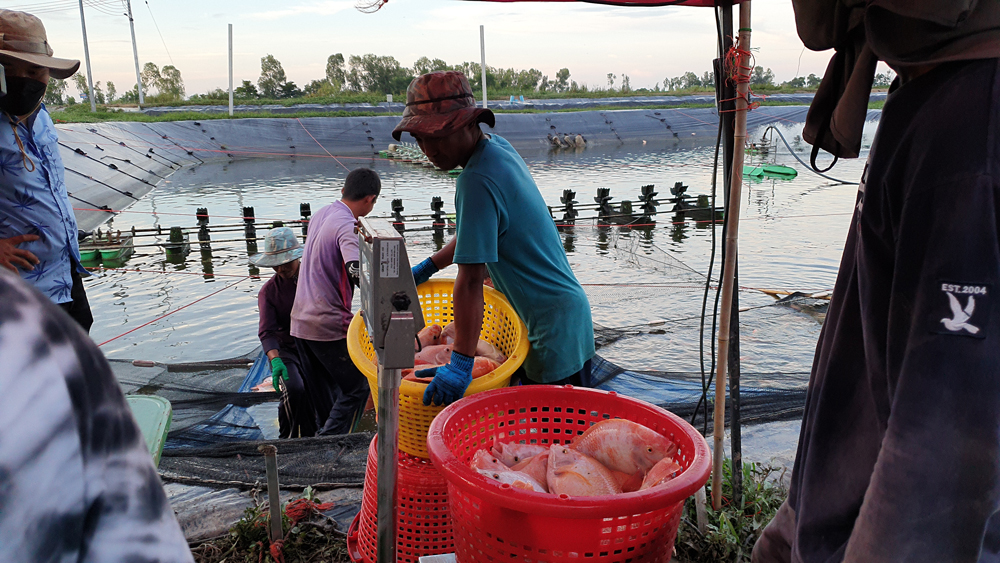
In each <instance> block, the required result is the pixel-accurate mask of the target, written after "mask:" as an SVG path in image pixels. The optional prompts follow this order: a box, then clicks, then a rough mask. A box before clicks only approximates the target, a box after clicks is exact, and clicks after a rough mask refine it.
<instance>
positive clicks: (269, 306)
mask: <svg viewBox="0 0 1000 563" xmlns="http://www.w3.org/2000/svg"><path fill="white" fill-rule="evenodd" d="M301 258H302V245H300V244H299V239H298V237H296V236H295V233H294V232H293V231H292V230H291V229H289V228H288V227H278V228H276V229H271V230H270V231H268V232H267V234H265V235H264V251H263V252H261V253H259V254H255V255H254V256H252V257H250V263H252V264H254V265H255V266H260V267H261V268H273V269H274V275H273V276H271V279H269V280H267V282H265V283H264V285H263V286H261V288H260V293H258V294H257V307H258V310H259V312H260V327H259V330H258V331H257V336H258V337H259V338H260V344H261V346H262V347H263V349H264V353H265V354H267V358H268V360H269V361H270V365H271V382H272V384H273V385H274V390H275V391H279V392H281V405H279V406H278V427H279V436H280V437H281V438H305V437H308V436H315V435H316V411H315V409H314V408H313V405H312V401H311V400H310V398H309V393H308V391H307V389H306V386H305V380H306V377H304V368H305V365H304V364H303V362H302V360H301V357H300V355H299V347H298V344H297V343H296V339H295V337H294V336H292V334H291V326H292V305H293V304H294V303H295V290H296V286H297V284H298V280H299V264H300V263H301Z"/></svg>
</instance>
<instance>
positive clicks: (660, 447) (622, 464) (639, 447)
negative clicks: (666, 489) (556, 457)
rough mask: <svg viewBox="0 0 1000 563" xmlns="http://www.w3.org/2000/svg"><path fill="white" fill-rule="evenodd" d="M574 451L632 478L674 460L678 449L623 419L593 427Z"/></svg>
mask: <svg viewBox="0 0 1000 563" xmlns="http://www.w3.org/2000/svg"><path fill="white" fill-rule="evenodd" d="M570 447H571V448H573V449H574V450H576V451H578V452H580V453H583V454H586V455H588V456H590V457H593V458H594V459H596V460H597V461H599V462H601V463H602V464H603V465H604V466H605V467H607V468H608V469H610V470H612V471H620V472H622V473H624V474H626V475H628V476H634V475H636V473H640V472H641V474H642V475H645V474H646V473H647V472H649V470H650V469H652V468H653V466H654V465H656V463H657V462H659V461H660V460H662V459H664V458H668V457H669V458H671V459H672V458H673V456H674V453H676V452H677V445H676V444H674V443H673V442H672V441H670V440H669V439H667V438H666V437H665V436H663V435H662V434H660V433H658V432H655V431H653V430H650V429H649V428H646V427H645V426H643V425H641V424H637V423H635V422H632V421H631V420H624V419H620V418H615V419H611V420H602V421H600V422H598V423H597V424H595V425H593V426H591V427H590V428H588V429H587V431H586V432H584V433H583V434H581V435H580V436H579V437H577V438H576V439H575V440H573V444H572V445H571V446H570ZM549 463H550V464H551V463H552V461H551V459H550V460H549Z"/></svg>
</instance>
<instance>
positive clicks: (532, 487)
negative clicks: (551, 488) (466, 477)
mask: <svg viewBox="0 0 1000 563" xmlns="http://www.w3.org/2000/svg"><path fill="white" fill-rule="evenodd" d="M469 466H470V467H472V469H473V470H475V471H476V472H477V473H479V474H480V475H483V476H484V477H486V478H488V479H493V480H494V481H499V482H501V483H506V484H508V485H510V486H511V487H513V488H515V489H524V490H526V491H537V492H540V493H544V492H547V491H546V489H545V486H544V485H542V484H541V483H539V482H538V481H537V480H536V479H534V478H532V477H531V476H530V475H528V474H526V473H522V472H520V471H514V470H513V469H511V468H509V467H507V466H506V465H504V464H503V463H502V462H501V461H500V460H499V459H497V458H495V457H493V456H491V455H490V454H489V453H488V452H487V451H486V450H479V451H477V452H476V453H475V454H473V456H472V461H471V462H469Z"/></svg>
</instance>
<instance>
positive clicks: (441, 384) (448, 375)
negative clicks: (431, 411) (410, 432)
mask: <svg viewBox="0 0 1000 563" xmlns="http://www.w3.org/2000/svg"><path fill="white" fill-rule="evenodd" d="M474 363H475V362H474V360H473V359H472V358H470V357H468V356H466V355H465V354H459V353H458V352H455V351H452V352H451V363H447V364H445V365H443V366H439V367H436V368H428V369H422V370H420V371H417V372H416V373H415V374H414V375H416V376H417V377H433V378H434V379H432V380H431V382H430V385H428V386H427V389H425V390H424V404H425V405H430V404H431V402H433V403H434V404H435V405H441V404H445V405H450V404H452V403H454V402H455V401H457V400H459V399H461V398H462V395H465V390H466V389H468V388H469V384H470V383H472V366H473V364H474Z"/></svg>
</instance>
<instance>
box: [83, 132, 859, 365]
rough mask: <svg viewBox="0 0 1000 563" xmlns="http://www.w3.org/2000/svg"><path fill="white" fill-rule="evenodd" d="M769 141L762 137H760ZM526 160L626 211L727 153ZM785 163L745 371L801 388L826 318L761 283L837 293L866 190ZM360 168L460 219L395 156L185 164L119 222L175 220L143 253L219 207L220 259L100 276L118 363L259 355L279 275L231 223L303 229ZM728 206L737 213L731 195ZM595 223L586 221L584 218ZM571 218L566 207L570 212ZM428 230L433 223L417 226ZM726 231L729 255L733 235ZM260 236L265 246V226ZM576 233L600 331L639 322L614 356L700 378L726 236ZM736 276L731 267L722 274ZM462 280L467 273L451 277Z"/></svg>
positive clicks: (448, 189)
mask: <svg viewBox="0 0 1000 563" xmlns="http://www.w3.org/2000/svg"><path fill="white" fill-rule="evenodd" d="M874 130H875V124H869V126H868V128H867V130H866V135H865V141H864V152H863V154H862V155H861V158H860V159H858V160H851V161H841V163H840V164H838V165H837V167H836V168H835V169H834V171H833V172H831V174H833V175H835V176H837V177H839V178H844V179H846V180H850V181H856V180H857V179H858V178H859V177H860V175H861V172H862V169H863V167H864V160H865V158H866V157H867V149H868V146H869V144H870V141H871V138H872V135H873V134H874ZM781 131H782V132H783V133H784V135H785V137H786V138H787V139H789V142H791V143H793V146H794V147H795V148H796V152H797V153H798V154H799V155H800V157H801V158H803V159H804V160H807V159H808V149H809V145H806V144H804V143H801V142H800V141H796V140H795V139H797V137H798V136H799V135H801V125H791V126H783V127H782V128H781ZM761 133H762V131H756V132H751V134H752V135H754V136H755V137H757V138H759V137H760V135H761ZM779 144H780V141H779ZM521 155H522V156H523V157H524V159H525V161H526V162H527V164H528V167H529V169H530V170H531V172H532V174H533V176H534V178H535V180H536V182H537V184H538V186H539V189H540V190H541V192H542V194H543V196H544V198H545V200H546V202H547V203H548V204H549V205H551V206H553V207H560V205H561V204H560V203H559V197H560V195H561V194H562V191H563V190H564V189H573V190H575V191H576V192H577V196H576V199H577V200H578V201H579V202H580V204H581V205H582V204H586V203H592V202H593V197H594V195H595V194H596V190H597V188H599V187H606V188H610V190H611V196H612V197H613V198H614V199H613V200H612V203H616V202H618V201H621V200H623V199H629V200H635V199H637V196H638V194H639V191H640V186H642V185H646V184H654V185H655V186H656V191H658V192H659V194H660V196H659V198H660V199H664V198H667V197H670V194H669V188H670V187H671V186H673V185H674V183H675V182H683V183H684V184H686V185H688V186H690V188H689V190H688V193H689V194H693V195H697V194H707V193H709V191H710V186H711V175H712V161H713V155H714V145H706V144H691V143H680V142H677V143H668V142H661V143H653V142H651V143H649V144H644V145H626V146H590V147H587V148H586V149H582V150H577V151H574V152H565V151H560V152H549V151H521ZM757 158H759V157H757ZM772 160H776V162H777V163H778V164H785V165H788V166H791V167H793V168H795V169H796V170H797V171H798V172H799V175H798V176H797V177H796V178H795V179H792V180H764V181H749V182H746V184H745V185H744V191H743V197H742V198H741V202H740V203H741V218H742V222H741V225H740V229H739V256H740V264H739V284H740V286H741V288H742V289H741V291H740V293H739V299H740V306H741V307H744V308H750V309H748V310H745V311H743V312H742V313H741V325H740V327H741V333H742V334H741V362H742V366H743V370H744V372H747V373H781V374H786V375H788V376H790V377H791V378H792V379H793V380H794V381H796V382H797V383H798V384H799V385H801V383H802V382H804V381H805V379H807V372H808V370H809V368H810V365H811V362H812V357H813V351H814V348H815V345H816V339H817V337H818V335H819V331H820V328H821V324H820V322H819V321H818V320H817V318H816V316H815V315H811V314H809V311H800V310H796V309H793V308H789V307H786V306H774V299H773V298H772V297H770V296H768V295H765V294H763V293H761V292H759V291H756V290H755V289H753V288H771V289H781V290H788V291H804V292H815V291H820V290H828V289H832V288H833V285H834V281H835V279H836V275H837V268H838V265H839V261H840V257H841V253H842V250H843V242H844V239H845V237H846V234H847V227H848V225H849V222H850V218H851V212H852V210H853V206H854V203H855V197H856V191H857V187H856V186H853V185H835V184H833V183H832V182H830V181H829V180H826V179H823V178H820V177H818V176H816V175H814V174H812V173H810V171H809V170H807V168H806V167H804V166H802V165H801V164H799V163H798V162H796V161H795V160H794V158H793V157H792V155H791V154H789V152H788V150H787V149H785V147H784V146H779V150H778V151H777V153H776V156H775V153H773V151H772ZM357 166H370V167H372V168H374V169H375V170H377V171H378V172H379V174H380V175H381V177H382V183H383V191H382V196H381V197H380V198H379V200H378V203H377V205H376V207H375V210H374V212H373V215H376V216H388V215H389V214H390V213H391V200H392V199H397V198H398V199H402V200H403V203H404V205H405V208H406V209H405V212H404V214H407V215H415V214H427V213H429V212H430V199H431V197H432V196H440V197H441V198H442V199H443V200H444V202H445V211H446V212H452V211H453V209H454V204H453V201H454V190H455V179H454V178H453V177H451V176H449V175H447V174H444V173H442V172H439V171H435V170H431V169H426V168H423V167H420V166H416V165H413V164H407V163H402V162H398V161H393V160H384V159H375V160H373V159H368V158H363V159H358V158H351V159H344V158H341V159H340V161H339V162H338V161H335V160H333V159H330V158H299V159H297V160H287V159H281V160H278V159H275V160H265V159H258V160H246V161H235V162H231V163H228V164H224V163H220V164H205V165H201V166H196V167H191V168H186V169H183V170H181V171H178V172H177V173H175V174H174V175H173V176H171V177H170V178H168V180H167V181H165V182H163V183H162V184H161V185H160V186H159V187H157V188H156V189H155V190H153V192H151V193H150V194H148V195H147V196H146V197H145V198H143V199H142V200H141V201H139V202H137V203H136V204H135V205H133V206H132V207H131V208H130V209H129V210H127V212H125V213H122V214H120V215H118V216H117V217H116V218H115V219H114V221H113V223H112V224H111V227H112V228H114V229H121V230H123V231H124V230H127V229H129V228H131V227H132V226H135V227H136V228H151V227H157V226H159V227H162V228H163V229H164V235H163V236H161V237H159V238H153V237H147V238H139V239H137V243H138V244H139V245H142V244H149V243H152V242H155V241H160V242H163V241H165V240H166V231H167V230H168V229H169V227H170V226H173V225H179V226H184V227H193V226H195V224H196V222H195V217H194V215H195V210H196V208H198V207H207V208H208V210H209V215H210V226H211V227H212V228H213V229H214V230H213V231H212V240H213V243H212V246H211V250H210V251H209V252H205V251H201V250H200V249H199V247H198V244H197V242H196V240H195V239H196V236H195V235H192V243H193V244H192V245H191V247H192V249H191V252H190V254H188V255H187V256H186V258H182V259H180V260H168V259H167V258H166V256H165V253H164V250H163V249H162V248H161V247H157V246H137V248H136V253H135V255H134V256H133V257H132V258H131V259H130V260H129V261H128V263H127V264H126V265H125V266H124V267H125V268H128V269H130V270H139V271H138V272H136V271H119V270H110V269H109V270H105V271H104V272H103V273H102V274H101V275H99V276H95V277H92V278H90V279H89V280H87V282H86V283H87V292H88V295H89V297H90V301H91V306H92V308H93V310H94V317H95V323H94V327H93V329H92V331H91V335H92V337H93V339H94V340H95V341H96V342H97V343H99V344H100V343H103V344H102V350H104V352H105V354H107V356H108V357H111V358H128V359H143V360H154V361H160V362H192V361H205V360H211V359H221V358H227V357H233V356H237V355H240V354H244V353H246V352H249V351H250V350H252V349H253V348H254V347H255V346H256V345H257V344H258V341H257V292H258V290H259V288H260V287H261V285H262V284H263V282H264V281H265V280H266V278H267V276H269V275H270V274H271V272H270V271H269V270H268V269H265V270H263V271H260V272H257V271H256V270H254V269H252V268H250V267H249V266H248V262H247V258H248V254H247V247H246V244H245V243H244V242H242V241H229V240H230V239H238V238H241V237H242V236H243V233H242V228H239V227H237V228H235V229H228V230H227V229H225V228H224V227H223V226H224V225H236V224H239V223H240V217H241V216H242V209H243V207H244V206H253V207H254V208H255V211H256V216H257V217H258V218H259V219H266V220H286V221H287V220H293V219H298V217H299V204H300V203H301V202H308V203H310V204H311V206H312V210H313V212H314V213H315V212H316V211H318V210H319V208H320V207H321V206H323V205H326V204H328V203H330V202H333V201H335V200H336V199H338V198H339V195H340V188H341V186H342V185H343V181H344V177H345V176H346V174H347V172H348V170H347V168H348V167H350V168H354V167H357ZM720 176H721V175H720ZM720 184H721V179H720ZM720 194H721V192H720ZM719 201H720V205H721V195H720V199H719ZM669 206H670V204H662V205H661V208H663V207H665V208H669ZM594 214H595V213H594V211H592V210H588V211H582V212H581V217H591V216H593V215H594ZM561 216H562V213H561V211H560V210H559V209H557V210H556V217H559V218H561ZM428 225H429V222H427V221H426V220H425V221H423V222H414V223H411V224H410V225H409V226H411V227H428ZM714 231H715V235H716V242H717V243H718V244H719V245H721V243H722V238H721V233H722V228H721V225H720V226H718V227H716V228H715V229H714ZM258 232H259V234H260V235H261V236H262V235H263V232H264V231H263V229H261V230H259V231H258ZM445 236H446V237H447V235H445ZM562 236H563V239H564V246H565V247H566V249H567V254H568V256H569V260H570V263H571V264H572V266H573V269H574V272H575V273H576V275H577V277H578V278H579V280H580V282H581V283H583V284H585V287H586V289H587V292H588V294H589V295H590V297H591V304H592V308H593V315H594V321H595V323H598V324H600V325H602V326H605V327H631V328H630V329H629V330H630V331H631V332H629V335H628V337H626V338H622V339H620V340H618V341H616V342H614V343H613V344H610V345H608V346H605V347H603V348H602V349H601V351H600V353H601V354H602V355H604V356H605V357H607V358H609V359H611V360H612V361H615V362H616V363H618V364H620V365H622V366H623V367H627V368H629V369H635V370H659V371H672V372H682V373H694V372H697V371H698V370H699V363H700V359H699V358H700V357H699V346H698V338H699V332H698V331H699V324H700V321H699V315H700V312H701V306H702V305H701V304H702V294H703V291H704V288H703V286H704V280H705V278H704V275H705V274H706V273H707V272H708V268H709V261H710V256H711V253H712V239H713V229H712V228H711V226H709V225H706V224H696V223H695V222H693V221H692V220H690V219H684V218H681V217H675V216H674V214H672V213H663V214H660V215H659V216H658V217H657V224H656V225H655V227H651V228H647V229H642V230H631V231H630V230H628V229H620V228H618V227H610V228H602V227H595V226H592V225H591V224H590V222H589V221H582V220H581V221H579V222H578V224H577V226H576V227H575V228H572V229H564V232H563V234H562ZM227 241H229V242H227ZM441 242H442V239H441V237H435V236H434V234H433V232H431V231H429V230H424V231H414V232H408V233H407V251H408V252H409V255H410V261H411V263H416V262H417V261H419V260H421V259H423V258H424V257H426V256H428V255H429V254H431V253H432V252H433V251H434V250H436V248H437V247H438V246H439V245H440V243H441ZM716 256H717V257H718V254H716ZM720 271H721V263H720V262H719V261H718V259H716V263H715V271H714V273H713V278H717V276H718V273H719V272H720ZM454 274H455V270H454V269H451V270H446V271H445V272H443V275H446V276H449V275H450V276H454ZM712 295H714V291H713V292H712ZM709 306H710V308H711V304H710V305H709ZM710 310H711V309H710ZM174 311H176V312H175V313H172V312H174ZM168 313H172V314H170V315H169V316H166V317H164V318H161V319H159V320H155V322H152V323H150V321H154V319H158V318H159V317H161V316H163V315H166V314H168ZM145 323H150V324H148V325H145ZM143 325H145V326H143ZM128 331H132V332H128ZM125 333H127V334H125ZM123 334H124V336H121V335H123ZM116 337H117V338H116ZM707 342H709V340H708V339H707V338H706V343H707ZM773 381H774V382H775V384H780V381H781V380H780V378H774V380H773Z"/></svg>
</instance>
